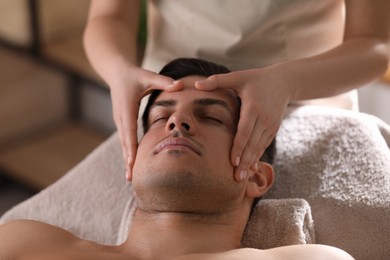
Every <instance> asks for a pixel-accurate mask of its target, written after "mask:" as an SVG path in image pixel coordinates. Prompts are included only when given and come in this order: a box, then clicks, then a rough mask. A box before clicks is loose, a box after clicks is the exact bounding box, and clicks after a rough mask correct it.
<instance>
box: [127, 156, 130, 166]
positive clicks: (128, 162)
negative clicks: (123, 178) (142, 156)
mask: <svg viewBox="0 0 390 260" xmlns="http://www.w3.org/2000/svg"><path fill="white" fill-rule="evenodd" d="M130 162H131V161H130V156H128V157H127V165H130Z"/></svg>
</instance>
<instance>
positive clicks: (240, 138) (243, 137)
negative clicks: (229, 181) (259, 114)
mask: <svg viewBox="0 0 390 260" xmlns="http://www.w3.org/2000/svg"><path fill="white" fill-rule="evenodd" d="M249 112H250V106H246V105H245V104H243V105H242V107H241V112H240V113H241V116H240V119H239V121H238V126H237V133H236V136H235V138H234V142H233V147H232V151H231V162H232V164H233V165H234V166H239V165H241V160H242V158H241V156H242V152H243V150H244V148H245V146H246V145H247V143H248V140H249V139H250V138H251V137H252V132H253V128H254V126H255V123H256V117H255V116H253V115H252V114H251V113H249ZM245 159H246V158H245ZM242 170H243V168H241V167H237V168H236V174H235V178H236V180H237V181H239V179H240V175H242V173H241V171H242Z"/></svg>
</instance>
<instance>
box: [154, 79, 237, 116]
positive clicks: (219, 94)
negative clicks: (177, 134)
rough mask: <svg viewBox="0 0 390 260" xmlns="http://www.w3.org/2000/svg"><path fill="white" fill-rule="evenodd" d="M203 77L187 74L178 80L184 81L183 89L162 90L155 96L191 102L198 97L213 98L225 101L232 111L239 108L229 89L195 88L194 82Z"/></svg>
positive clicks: (180, 101) (232, 92)
mask: <svg viewBox="0 0 390 260" xmlns="http://www.w3.org/2000/svg"><path fill="white" fill-rule="evenodd" d="M202 79H205V77H202V76H188V77H184V78H181V79H180V81H182V82H183V83H184V87H183V90H180V91H176V92H167V91H163V92H161V94H160V95H159V96H158V97H157V99H156V101H158V100H165V99H174V100H176V101H177V102H178V103H186V102H192V101H193V100H195V99H199V98H214V99H220V100H223V101H225V102H226V103H227V104H228V106H229V107H230V108H231V110H232V111H238V110H239V104H238V102H237V101H238V97H237V95H236V94H235V92H234V91H233V90H231V89H216V90H212V91H200V90H197V89H196V88H195V82H196V81H198V80H202Z"/></svg>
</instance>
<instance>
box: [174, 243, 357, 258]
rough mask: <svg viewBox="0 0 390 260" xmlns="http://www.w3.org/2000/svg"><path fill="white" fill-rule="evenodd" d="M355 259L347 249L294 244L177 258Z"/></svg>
mask: <svg viewBox="0 0 390 260" xmlns="http://www.w3.org/2000/svg"><path fill="white" fill-rule="evenodd" d="M195 259H204V260H235V259H247V260H257V259H262V260H287V259H288V260H305V259H316V260H322V259H323V260H329V259H332V260H353V259H354V258H353V257H352V256H351V255H349V254H348V253H346V252H345V251H343V250H341V249H338V248H336V247H331V246H325V245H294V246H285V247H277V248H272V249H268V250H259V249H254V248H241V249H236V250H230V251H226V252H222V253H215V254H193V255H186V256H182V257H179V258H177V259H176V260H195Z"/></svg>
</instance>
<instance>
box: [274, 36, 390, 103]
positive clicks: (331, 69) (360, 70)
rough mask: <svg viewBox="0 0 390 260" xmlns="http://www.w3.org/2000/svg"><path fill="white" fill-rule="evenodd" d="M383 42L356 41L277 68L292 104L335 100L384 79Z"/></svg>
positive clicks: (385, 50)
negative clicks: (311, 100)
mask: <svg viewBox="0 0 390 260" xmlns="http://www.w3.org/2000/svg"><path fill="white" fill-rule="evenodd" d="M388 61H389V49H388V44H387V43H386V42H384V41H380V40H376V39H372V38H356V39H350V40H347V41H345V42H344V43H343V44H341V45H340V46H338V47H336V48H334V49H332V50H330V51H328V52H325V53H323V54H320V55H317V56H313V57H309V58H305V59H299V60H294V61H290V62H286V63H280V64H276V65H274V66H273V67H274V69H276V70H275V71H276V72H277V71H280V72H282V73H281V74H280V75H281V77H282V78H283V80H284V82H288V84H289V86H288V87H289V91H290V93H291V96H290V99H291V101H297V100H306V99H315V98H323V97H329V96H334V95H337V94H341V93H344V92H346V91H349V90H352V89H355V88H357V87H360V86H362V85H364V84H367V83H369V82H371V81H374V80H376V79H378V78H379V77H381V76H382V75H383V74H384V73H385V71H386V69H387V66H388Z"/></svg>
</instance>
